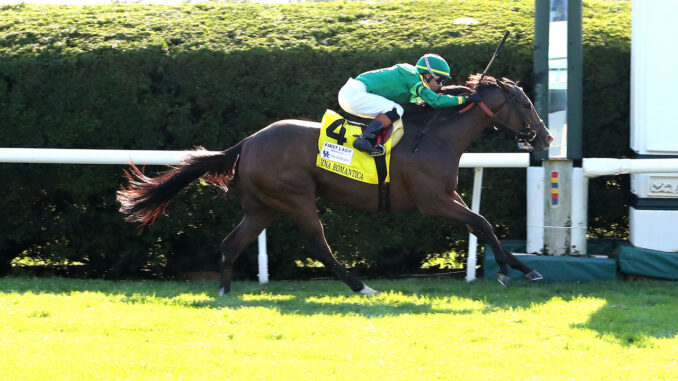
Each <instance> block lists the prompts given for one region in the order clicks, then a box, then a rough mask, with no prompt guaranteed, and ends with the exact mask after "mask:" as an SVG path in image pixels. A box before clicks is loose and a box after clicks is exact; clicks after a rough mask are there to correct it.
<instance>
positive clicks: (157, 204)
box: [116, 141, 243, 226]
mask: <svg viewBox="0 0 678 381" xmlns="http://www.w3.org/2000/svg"><path fill="white" fill-rule="evenodd" d="M242 144H243V142H242V141H241V142H240V143H238V144H236V145H235V146H233V147H231V148H229V149H227V150H225V151H222V152H219V153H217V154H204V153H200V152H201V151H204V149H203V148H202V147H198V148H197V149H196V150H195V151H196V154H194V155H191V156H189V158H188V159H186V160H185V161H184V162H183V163H181V164H180V165H179V166H177V167H173V168H172V169H170V170H168V171H165V172H161V173H160V174H158V175H157V176H156V177H148V176H146V175H144V173H143V171H141V170H139V168H137V167H136V166H135V165H134V164H133V163H132V164H131V168H130V171H129V172H128V171H125V177H127V179H128V180H129V185H128V186H127V187H124V186H123V187H121V189H120V190H119V191H118V192H117V193H116V199H117V200H118V202H119V203H120V212H121V213H122V214H124V215H125V216H126V217H125V220H126V221H128V222H140V223H141V224H142V226H143V225H146V224H153V222H155V219H156V218H158V215H159V214H160V213H162V212H163V211H164V210H165V208H167V205H168V204H169V202H170V200H171V199H172V197H174V196H175V195H176V194H177V193H179V192H180V191H181V190H182V189H184V188H185V187H186V186H188V185H189V184H190V183H192V182H193V181H194V180H196V179H198V178H200V177H204V178H205V180H207V181H208V182H210V183H212V184H214V185H216V186H218V187H219V188H221V189H222V190H223V191H224V192H227V191H228V185H229V183H230V182H231V180H232V179H233V177H234V176H235V171H236V164H237V162H238V158H239V157H240V150H241V149H242Z"/></svg>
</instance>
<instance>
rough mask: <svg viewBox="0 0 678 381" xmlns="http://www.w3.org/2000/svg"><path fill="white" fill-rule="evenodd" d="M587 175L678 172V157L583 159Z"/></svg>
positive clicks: (583, 166)
mask: <svg viewBox="0 0 678 381" xmlns="http://www.w3.org/2000/svg"><path fill="white" fill-rule="evenodd" d="M582 168H583V169H584V175H586V177H598V176H607V175H624V174H627V173H676V172H678V159H609V158H591V159H583V160H582Z"/></svg>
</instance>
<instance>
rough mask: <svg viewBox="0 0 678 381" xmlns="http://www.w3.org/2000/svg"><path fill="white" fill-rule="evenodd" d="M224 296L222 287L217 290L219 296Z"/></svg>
mask: <svg viewBox="0 0 678 381" xmlns="http://www.w3.org/2000/svg"><path fill="white" fill-rule="evenodd" d="M224 295H226V292H225V291H224V287H222V288H220V289H219V296H224Z"/></svg>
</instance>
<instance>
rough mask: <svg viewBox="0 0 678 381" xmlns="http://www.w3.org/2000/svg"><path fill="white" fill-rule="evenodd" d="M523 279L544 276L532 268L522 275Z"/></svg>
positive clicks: (534, 278)
mask: <svg viewBox="0 0 678 381" xmlns="http://www.w3.org/2000/svg"><path fill="white" fill-rule="evenodd" d="M523 276H524V277H525V279H528V280H539V279H544V277H543V276H542V275H541V274H539V273H538V272H537V270H532V271H530V272H529V273H527V274H525V275H523Z"/></svg>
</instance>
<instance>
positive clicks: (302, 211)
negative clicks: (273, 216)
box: [288, 199, 377, 295]
mask: <svg viewBox="0 0 678 381" xmlns="http://www.w3.org/2000/svg"><path fill="white" fill-rule="evenodd" d="M288 214H289V215H290V217H291V218H292V220H293V221H294V223H295V224H296V225H297V227H298V228H299V230H301V232H302V234H303V236H304V241H305V243H306V249H307V250H308V251H309V252H310V253H311V254H312V255H313V256H314V257H315V258H317V259H318V260H319V261H320V262H322V263H323V265H325V267H327V268H328V269H329V270H330V271H332V273H334V275H335V276H336V277H337V278H339V279H341V280H342V281H344V283H346V284H347V285H348V287H350V288H351V290H353V291H354V292H360V293H361V294H366V295H373V294H376V293H377V291H375V290H373V289H372V288H370V287H369V286H367V285H366V284H364V283H363V282H361V281H360V280H359V279H358V278H356V277H354V276H353V275H351V274H350V273H349V272H348V270H347V269H346V267H344V265H342V264H341V263H339V261H337V259H336V258H335V257H334V255H332V250H331V249H330V246H329V245H328V244H327V240H326V239H325V233H324V230H323V225H322V223H321V222H320V218H318V212H317V211H316V207H315V201H314V200H313V199H310V200H307V201H306V202H304V203H303V206H300V207H299V208H297V209H296V210H295V211H294V212H292V213H288Z"/></svg>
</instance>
